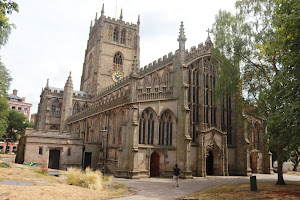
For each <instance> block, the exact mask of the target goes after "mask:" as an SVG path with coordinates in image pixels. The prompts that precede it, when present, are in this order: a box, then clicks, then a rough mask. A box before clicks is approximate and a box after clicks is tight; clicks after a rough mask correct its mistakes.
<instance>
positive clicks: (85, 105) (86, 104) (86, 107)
mask: <svg viewBox="0 0 300 200" xmlns="http://www.w3.org/2000/svg"><path fill="white" fill-rule="evenodd" d="M88 107H89V105H88V103H87V102H85V104H83V109H82V110H86V109H88Z"/></svg>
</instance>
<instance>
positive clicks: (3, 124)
mask: <svg viewBox="0 0 300 200" xmlns="http://www.w3.org/2000/svg"><path fill="white" fill-rule="evenodd" d="M8 107H9V105H8V103H7V99H6V98H3V97H0V138H2V136H3V135H4V134H5V132H6V128H7V117H8Z"/></svg>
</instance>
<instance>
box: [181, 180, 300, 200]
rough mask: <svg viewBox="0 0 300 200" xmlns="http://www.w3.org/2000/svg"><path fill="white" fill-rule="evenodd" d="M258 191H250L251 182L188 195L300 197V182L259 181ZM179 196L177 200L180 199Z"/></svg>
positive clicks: (216, 199) (213, 197) (213, 198)
mask: <svg viewBox="0 0 300 200" xmlns="http://www.w3.org/2000/svg"><path fill="white" fill-rule="evenodd" d="M257 189H258V191H257V192H251V191H250V183H236V184H226V185H219V186H213V187H209V188H206V189H204V190H201V191H199V192H196V193H193V194H190V195H188V196H186V197H197V198H198V199H210V200H219V199H225V200H231V199H245V200H247V199H280V200H285V199H300V182H293V181H286V185H283V186H281V185H275V182H259V183H257ZM180 199H182V198H179V199H177V200H180Z"/></svg>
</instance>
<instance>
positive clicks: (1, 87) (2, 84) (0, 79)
mask: <svg viewBox="0 0 300 200" xmlns="http://www.w3.org/2000/svg"><path fill="white" fill-rule="evenodd" d="M11 81H12V78H11V76H10V74H9V71H8V70H7V69H6V67H5V66H4V65H3V63H2V62H1V60H0V98H1V97H7V91H8V89H9V86H10V82H11Z"/></svg>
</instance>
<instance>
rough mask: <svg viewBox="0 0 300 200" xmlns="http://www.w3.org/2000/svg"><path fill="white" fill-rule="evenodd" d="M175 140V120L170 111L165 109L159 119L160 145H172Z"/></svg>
mask: <svg viewBox="0 0 300 200" xmlns="http://www.w3.org/2000/svg"><path fill="white" fill-rule="evenodd" d="M172 140H173V122H172V117H171V115H170V113H169V112H167V111H165V112H164V113H163V114H162V115H161V117H160V121H159V136H158V144H159V145H170V146H171V145H172Z"/></svg>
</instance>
